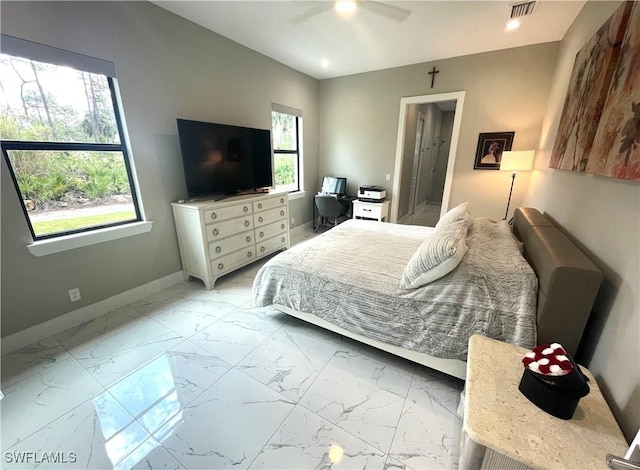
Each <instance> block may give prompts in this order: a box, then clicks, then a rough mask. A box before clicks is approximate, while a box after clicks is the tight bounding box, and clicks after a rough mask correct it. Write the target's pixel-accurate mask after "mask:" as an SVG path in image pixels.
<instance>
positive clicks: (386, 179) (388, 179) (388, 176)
mask: <svg viewBox="0 0 640 470" xmlns="http://www.w3.org/2000/svg"><path fill="white" fill-rule="evenodd" d="M384 180H385V181H391V174H390V173H387V174H386V175H385V177H384Z"/></svg>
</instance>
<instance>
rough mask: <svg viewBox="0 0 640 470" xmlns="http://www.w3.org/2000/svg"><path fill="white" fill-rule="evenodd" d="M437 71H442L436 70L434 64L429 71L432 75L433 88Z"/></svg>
mask: <svg viewBox="0 0 640 470" xmlns="http://www.w3.org/2000/svg"><path fill="white" fill-rule="evenodd" d="M437 73H440V70H436V67H435V65H434V66H433V69H432V70H431V72H429V75H431V88H433V83H434V82H435V79H436V74H437Z"/></svg>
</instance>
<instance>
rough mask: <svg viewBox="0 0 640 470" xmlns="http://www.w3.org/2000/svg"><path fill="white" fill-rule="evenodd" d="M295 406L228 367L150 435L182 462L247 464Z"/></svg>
mask: <svg viewBox="0 0 640 470" xmlns="http://www.w3.org/2000/svg"><path fill="white" fill-rule="evenodd" d="M293 406H294V404H293V403H292V402H290V401H289V400H287V399H286V398H285V397H284V396H283V395H281V394H279V393H277V392H275V391H273V390H271V389H270V388H269V387H267V386H265V385H263V384H261V383H260V382H258V381H256V380H254V379H252V378H251V377H248V376H247V375H245V374H243V373H242V372H239V371H237V370H231V371H230V372H228V373H227V374H226V375H225V376H224V377H223V378H221V379H220V380H218V381H217V382H216V383H215V384H214V385H212V386H211V387H210V388H208V389H207V390H206V391H205V392H204V393H203V394H202V395H200V396H199V397H198V398H196V399H195V400H194V401H193V402H192V403H191V404H190V405H188V406H187V407H186V408H185V409H184V410H182V412H181V413H180V415H179V416H176V418H175V419H174V421H172V422H171V423H167V424H166V425H165V426H164V427H163V428H162V429H160V430H159V431H158V432H156V433H155V434H154V437H155V438H156V439H157V440H158V441H159V442H160V443H161V444H162V445H163V447H164V448H166V449H167V450H168V451H169V452H170V453H171V454H172V455H173V456H174V457H175V458H176V459H177V460H178V461H179V462H180V463H181V464H182V465H183V466H184V467H186V468H189V469H191V468H209V469H213V468H216V469H217V468H229V467H233V468H247V467H248V466H249V464H250V463H251V462H252V461H253V460H254V458H255V457H256V456H257V455H258V453H259V452H260V450H261V449H262V447H263V446H264V445H265V443H266V442H267V441H268V440H269V438H270V437H271V436H272V435H273V433H274V432H275V431H276V429H278V427H280V425H281V424H282V422H283V421H284V420H285V418H286V417H287V416H288V415H289V413H290V412H291V410H292V409H293Z"/></svg>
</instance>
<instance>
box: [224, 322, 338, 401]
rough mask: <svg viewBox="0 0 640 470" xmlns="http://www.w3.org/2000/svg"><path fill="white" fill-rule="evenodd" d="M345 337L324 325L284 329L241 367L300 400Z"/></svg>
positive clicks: (256, 377)
mask: <svg viewBox="0 0 640 470" xmlns="http://www.w3.org/2000/svg"><path fill="white" fill-rule="evenodd" d="M341 343H342V341H341V339H340V338H339V337H337V336H336V335H334V334H332V333H330V332H327V331H325V330H322V329H320V328H306V329H296V328H288V327H287V326H285V327H283V328H281V329H280V330H278V331H277V332H276V333H274V335H273V336H271V337H270V338H269V339H267V340H266V341H265V342H263V343H262V344H260V345H259V346H258V347H257V348H256V349H254V350H253V351H252V352H251V353H250V354H249V355H248V356H246V357H245V358H244V359H243V360H242V361H240V362H239V363H238V365H237V368H238V369H240V370H241V371H243V372H244V373H246V374H248V375H250V376H251V377H253V378H255V379H257V380H259V381H260V382H262V383H263V384H265V385H267V386H268V387H270V388H272V389H274V390H276V391H278V392H280V393H282V394H283V395H285V396H287V397H289V398H290V399H291V400H293V401H295V402H298V401H299V400H300V398H301V397H302V396H303V395H304V394H305V392H306V391H307V390H308V389H309V387H310V386H311V384H312V383H313V381H314V380H315V378H316V377H317V376H318V374H319V373H320V371H321V370H322V368H323V367H324V366H325V364H327V362H328V361H329V359H331V357H332V356H333V355H334V354H335V353H336V351H337V350H338V348H339V346H340V344H341Z"/></svg>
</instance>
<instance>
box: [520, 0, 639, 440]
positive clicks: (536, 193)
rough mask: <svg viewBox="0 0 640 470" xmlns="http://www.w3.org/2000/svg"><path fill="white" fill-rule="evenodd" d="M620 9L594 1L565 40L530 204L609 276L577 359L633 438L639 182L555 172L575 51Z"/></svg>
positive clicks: (636, 415) (636, 404)
mask: <svg viewBox="0 0 640 470" xmlns="http://www.w3.org/2000/svg"><path fill="white" fill-rule="evenodd" d="M618 5H619V2H588V3H587V5H586V6H585V7H584V9H583V10H582V12H581V13H580V15H579V16H578V18H577V19H576V20H575V22H574V24H573V25H572V26H571V29H570V30H569V31H568V32H567V34H566V35H565V37H564V39H563V40H562V43H561V48H560V51H559V55H558V65H557V68H556V71H555V73H554V79H553V88H552V91H551V95H550V99H549V106H548V110H547V113H546V115H545V120H544V125H543V129H542V134H541V140H540V144H539V147H538V148H539V149H540V150H539V151H538V153H537V154H536V160H535V163H534V168H535V171H534V172H532V177H531V186H530V188H529V195H528V198H527V200H526V203H527V204H529V205H532V206H534V207H537V208H538V209H541V210H542V211H544V212H546V213H547V214H548V215H550V216H551V217H552V218H554V219H555V220H557V221H558V223H559V224H560V225H561V226H562V227H564V228H565V229H566V230H567V231H568V232H569V233H570V234H571V235H573V236H575V237H576V238H577V239H578V241H579V242H580V243H581V244H582V245H583V247H584V249H585V251H587V252H588V253H589V254H590V255H591V256H592V257H593V258H594V260H595V261H596V263H597V264H598V266H599V267H600V268H601V269H602V270H603V272H604V273H605V276H606V280H605V283H604V286H603V287H602V289H601V290H600V293H599V295H598V298H597V300H596V306H595V309H594V314H593V315H592V317H591V319H592V322H591V323H590V324H589V326H588V328H587V331H586V334H585V338H584V340H583V342H582V347H581V350H580V351H579V355H578V360H581V361H582V362H583V363H585V364H586V365H587V366H588V367H589V369H590V370H591V371H592V372H593V373H594V375H595V376H596V378H597V379H598V384H599V385H600V387H601V388H602V390H603V392H604V395H605V397H606V398H607V401H608V403H609V405H610V406H611V407H612V409H613V411H614V414H615V416H616V418H617V420H618V422H619V423H620V425H621V427H622V429H623V431H624V433H625V435H626V437H627V439H629V440H630V439H631V438H632V437H633V436H634V435H635V433H636V431H637V430H638V427H639V426H640V367H639V366H638V361H640V320H639V319H640V275H639V270H640V251H639V245H640V243H639V240H640V183H638V182H630V181H623V180H619V179H614V178H605V177H597V176H592V175H588V174H585V173H575V172H569V171H560V170H552V169H550V168H549V159H550V156H551V151H552V149H553V143H554V140H555V138H556V135H557V129H558V123H559V122H560V115H561V113H562V106H563V104H564V97H565V95H566V92H567V88H568V85H569V79H570V76H571V71H572V68H573V62H574V58H575V56H576V53H577V52H578V51H579V50H580V49H581V48H582V47H583V46H584V44H585V43H586V42H587V41H588V40H589V39H590V38H591V36H592V35H593V34H594V33H595V32H596V30H597V29H598V28H599V27H600V26H601V25H602V24H603V23H604V22H605V21H606V20H607V19H608V18H609V16H610V15H611V13H612V12H613V11H614V10H615V9H616V8H617V7H618Z"/></svg>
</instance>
